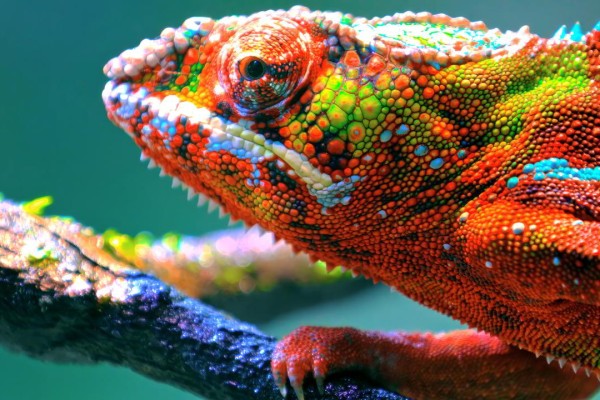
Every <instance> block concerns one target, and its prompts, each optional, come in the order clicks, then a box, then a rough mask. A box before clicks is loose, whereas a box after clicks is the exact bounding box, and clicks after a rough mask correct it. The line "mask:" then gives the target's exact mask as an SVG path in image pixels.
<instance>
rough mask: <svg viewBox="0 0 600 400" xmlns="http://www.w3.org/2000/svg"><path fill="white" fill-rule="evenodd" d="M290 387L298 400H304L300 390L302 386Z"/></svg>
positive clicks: (302, 390) (302, 392) (302, 391)
mask: <svg viewBox="0 0 600 400" xmlns="http://www.w3.org/2000/svg"><path fill="white" fill-rule="evenodd" d="M292 387H293V388H294V392H295V393H296V397H297V398H298V400H304V389H302V385H300V386H298V387H295V386H293V385H292Z"/></svg>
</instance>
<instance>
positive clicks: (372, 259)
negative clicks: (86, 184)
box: [103, 7, 600, 398]
mask: <svg viewBox="0 0 600 400" xmlns="http://www.w3.org/2000/svg"><path fill="white" fill-rule="evenodd" d="M599 29H600V26H596V27H595V28H594V29H592V30H591V31H590V32H589V33H587V34H583V32H582V30H581V27H580V26H579V25H578V24H576V25H575V26H574V27H573V28H572V29H571V30H567V29H566V28H564V27H563V28H561V29H560V30H559V31H558V32H557V34H556V35H555V36H554V37H553V38H550V39H544V38H540V37H538V36H536V35H534V34H531V33H530V32H529V30H528V29H527V27H524V28H522V29H520V30H519V31H518V32H510V31H509V32H505V33H502V32H500V31H499V30H497V29H492V30H489V29H487V28H486V27H485V25H484V24H483V23H481V22H469V21H468V20H466V19H464V18H450V17H448V16H445V15H431V14H429V13H419V14H414V13H410V12H408V13H403V14H396V15H393V16H390V17H384V18H374V19H371V20H367V19H364V18H353V17H352V16H349V15H343V14H341V13H328V12H313V11H309V10H307V9H305V8H301V7H295V8H293V9H291V10H289V11H267V12H263V13H258V14H254V15H251V16H248V17H227V18H222V19H220V20H212V19H208V18H190V19H188V20H187V21H185V23H184V24H183V25H182V26H181V27H179V28H177V29H171V28H168V29H166V30H164V31H163V32H162V34H161V36H160V38H158V39H156V40H144V41H142V42H141V44H140V46H139V47H137V48H135V49H131V50H127V51H125V52H123V53H122V54H121V55H120V56H119V57H116V58H114V59H113V60H111V61H110V62H109V63H108V64H107V65H106V67H105V73H106V74H107V76H108V77H109V78H110V79H111V80H110V81H109V83H108V84H107V85H106V88H105V90H104V92H103V99H104V102H105V105H106V108H107V110H108V115H109V117H110V119H111V120H112V121H114V122H115V123H116V124H117V125H119V126H120V127H122V128H123V129H124V130H125V131H127V132H128V133H129V134H130V135H131V137H132V138H133V139H134V141H135V142H136V144H137V145H138V146H140V147H141V149H142V153H143V156H144V157H150V158H151V159H152V162H153V163H156V164H158V165H159V166H160V167H161V168H162V169H163V170H164V172H166V173H167V174H169V175H171V176H173V177H174V179H175V181H176V182H177V183H180V182H181V183H183V184H184V185H185V186H187V187H188V188H190V191H191V193H192V194H199V195H200V202H203V201H204V200H205V199H206V198H207V197H208V198H209V199H210V201H211V204H216V205H218V206H219V207H221V208H222V210H224V211H225V212H227V213H229V214H230V215H231V216H232V218H234V219H241V220H243V221H244V222H245V223H246V224H247V225H256V224H257V225H260V226H261V227H262V228H264V229H266V230H269V231H272V232H274V233H275V235H276V237H278V238H281V239H284V240H285V241H287V242H288V243H290V244H291V245H292V246H293V247H294V249H296V250H297V251H303V252H306V253H308V254H309V255H310V256H311V257H312V258H313V259H320V260H324V261H326V262H327V263H328V264H329V265H332V266H334V265H343V266H345V267H347V268H349V269H351V270H352V271H353V272H354V273H356V274H361V275H364V276H366V277H368V278H370V279H372V280H374V281H383V282H385V283H386V284H388V285H390V286H392V287H394V288H395V289H397V290H398V291H400V292H402V293H404V294H405V295H407V296H409V297H411V298H412V299H415V300H417V301H418V302H420V303H422V304H424V305H426V306H429V307H431V308H433V309H436V310H438V311H441V312H443V313H445V314H448V315H450V316H452V317H453V318H456V319H458V320H460V321H462V322H464V323H466V324H468V325H469V326H470V327H473V328H477V329H478V330H480V331H482V332H476V331H474V330H473V331H470V330H467V331H460V332H450V333H447V334H439V335H432V334H417V333H414V334H408V333H402V332H397V333H393V334H384V333H378V332H361V331H358V330H354V329H350V328H318V327H303V328H300V329H298V330H297V331H295V332H293V333H292V334H290V335H289V336H287V337H286V338H284V339H283V340H282V341H281V342H280V344H279V345H278V347H277V349H276V351H275V353H274V355H273V363H272V368H273V372H274V376H275V381H276V383H277V385H278V386H279V387H280V388H281V389H282V392H283V393H284V395H285V393H286V390H285V387H286V380H287V379H288V378H289V380H290V382H291V385H292V387H293V388H294V390H295V391H296V393H297V395H298V397H301V398H302V397H303V392H302V384H303V379H304V377H305V376H306V375H307V374H310V373H312V374H313V375H314V376H315V378H316V380H317V384H318V385H319V387H321V388H322V387H323V378H324V377H325V376H326V375H327V374H329V373H331V372H335V371H339V370H342V369H360V370H362V371H365V372H366V373H368V374H370V375H371V376H372V377H373V378H375V379H378V380H380V381H381V382H382V383H384V384H385V385H386V386H388V387H391V388H393V389H396V390H399V391H400V392H402V393H404V394H406V395H410V396H414V397H417V398H584V397H587V396H588V395H589V394H590V393H592V392H593V391H594V390H595V388H596V387H597V382H596V380H595V379H593V378H592V379H588V378H587V377H586V374H587V375H590V374H597V373H598V371H600V370H599V367H600V333H599V332H600V307H599V306H600V268H599V267H600V255H599V249H600V243H599V242H598V239H599V238H600V223H599V220H600V150H598V149H600V82H599V78H600V32H599ZM484 332H485V333H484ZM520 349H521V350H520ZM536 356H538V357H540V356H541V357H540V358H536ZM552 360H555V361H553V362H552ZM547 362H548V363H550V362H552V364H551V365H547ZM565 365H567V366H565ZM562 367H565V368H564V369H561V368H562ZM571 369H573V371H574V372H573V371H571Z"/></svg>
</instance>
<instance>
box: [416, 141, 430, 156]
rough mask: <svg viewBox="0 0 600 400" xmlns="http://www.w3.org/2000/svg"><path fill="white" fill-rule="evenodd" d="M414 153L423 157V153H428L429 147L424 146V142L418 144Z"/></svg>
mask: <svg viewBox="0 0 600 400" xmlns="http://www.w3.org/2000/svg"><path fill="white" fill-rule="evenodd" d="M414 153H415V155H416V156H419V157H423V156H424V155H426V154H427V153H429V147H427V146H425V145H424V144H420V145H418V146H417V148H416V149H415V151H414Z"/></svg>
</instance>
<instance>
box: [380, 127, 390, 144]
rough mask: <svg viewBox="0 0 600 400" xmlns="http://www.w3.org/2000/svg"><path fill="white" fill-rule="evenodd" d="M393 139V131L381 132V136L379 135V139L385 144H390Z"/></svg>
mask: <svg viewBox="0 0 600 400" xmlns="http://www.w3.org/2000/svg"><path fill="white" fill-rule="evenodd" d="M391 138H392V131H387V130H386V131H383V132H381V135H379V139H380V140H381V141H382V142H383V143H385V142H389V140H390V139H391Z"/></svg>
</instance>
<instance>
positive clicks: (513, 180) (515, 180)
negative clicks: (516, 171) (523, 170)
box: [506, 176, 519, 189]
mask: <svg viewBox="0 0 600 400" xmlns="http://www.w3.org/2000/svg"><path fill="white" fill-rule="evenodd" d="M518 184H519V178H517V177H516V176H513V177H511V178H508V180H507V181H506V187H507V188H509V189H512V188H514V187H515V186H517V185H518Z"/></svg>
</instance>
